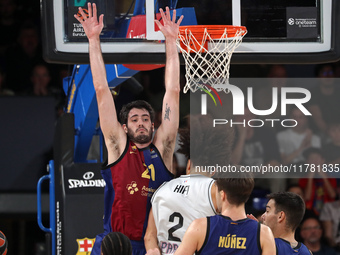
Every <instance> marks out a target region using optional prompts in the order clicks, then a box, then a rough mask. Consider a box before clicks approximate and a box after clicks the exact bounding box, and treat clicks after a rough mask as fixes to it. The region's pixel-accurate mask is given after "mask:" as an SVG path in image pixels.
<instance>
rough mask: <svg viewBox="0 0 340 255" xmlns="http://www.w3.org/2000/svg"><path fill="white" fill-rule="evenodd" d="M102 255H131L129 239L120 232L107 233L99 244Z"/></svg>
mask: <svg viewBox="0 0 340 255" xmlns="http://www.w3.org/2000/svg"><path fill="white" fill-rule="evenodd" d="M101 251H102V253H103V255H132V246H131V242H130V240H129V238H128V237H127V236H126V235H124V234H122V233H120V232H110V233H108V234H107V235H106V236H105V237H104V238H103V241H102V243H101Z"/></svg>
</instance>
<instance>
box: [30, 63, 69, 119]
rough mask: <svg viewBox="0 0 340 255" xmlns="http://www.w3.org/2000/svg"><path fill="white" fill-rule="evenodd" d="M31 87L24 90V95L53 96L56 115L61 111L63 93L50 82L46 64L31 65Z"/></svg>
mask: <svg viewBox="0 0 340 255" xmlns="http://www.w3.org/2000/svg"><path fill="white" fill-rule="evenodd" d="M30 80H31V83H32V85H31V87H30V88H29V89H28V90H27V91H26V92H25V95H33V96H53V97H54V99H55V104H56V111H57V116H60V115H61V113H62V110H63V109H62V107H63V100H64V96H63V95H64V94H63V91H62V90H61V89H60V87H61V86H60V87H55V86H53V85H52V84H51V75H50V70H49V68H48V66H47V65H46V64H44V63H41V64H37V65H35V66H34V67H33V71H32V74H31V79H30Z"/></svg>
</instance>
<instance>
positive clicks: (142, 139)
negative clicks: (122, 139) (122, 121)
mask: <svg viewBox="0 0 340 255" xmlns="http://www.w3.org/2000/svg"><path fill="white" fill-rule="evenodd" d="M144 129H145V130H146V131H147V133H148V134H142V135H135V133H134V132H133V131H132V130H131V129H130V128H128V136H129V138H130V140H131V141H132V142H134V143H139V144H145V143H149V142H150V141H151V139H152V129H151V128H150V130H147V129H146V128H144Z"/></svg>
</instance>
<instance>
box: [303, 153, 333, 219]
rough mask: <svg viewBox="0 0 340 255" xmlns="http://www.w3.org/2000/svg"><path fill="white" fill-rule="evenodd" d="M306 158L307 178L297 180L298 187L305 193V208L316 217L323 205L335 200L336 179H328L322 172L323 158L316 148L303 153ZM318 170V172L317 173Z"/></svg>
mask: <svg viewBox="0 0 340 255" xmlns="http://www.w3.org/2000/svg"><path fill="white" fill-rule="evenodd" d="M304 156H305V158H306V161H305V163H306V167H308V168H306V172H308V175H307V178H302V179H300V180H299V185H300V186H301V188H302V189H303V190H304V191H305V192H304V195H305V197H304V199H305V203H306V208H307V209H310V210H313V212H314V213H315V214H316V215H317V216H318V215H319V214H320V212H321V210H322V207H323V205H324V204H325V203H327V202H331V201H334V199H335V198H336V179H335V178H329V177H328V176H327V174H326V173H325V172H324V171H322V170H323V167H324V166H323V164H324V163H325V158H324V156H323V155H322V152H321V150H320V149H318V148H309V149H308V150H306V151H305V152H304ZM319 169H320V171H319Z"/></svg>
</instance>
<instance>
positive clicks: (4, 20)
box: [0, 0, 20, 61]
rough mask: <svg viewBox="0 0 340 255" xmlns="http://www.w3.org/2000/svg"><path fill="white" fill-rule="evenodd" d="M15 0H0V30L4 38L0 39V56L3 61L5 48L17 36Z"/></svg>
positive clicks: (16, 7) (18, 26)
mask: <svg viewBox="0 0 340 255" xmlns="http://www.w3.org/2000/svg"><path fill="white" fill-rule="evenodd" d="M17 9H18V5H17V3H16V0H0V31H1V34H2V35H3V36H4V37H6V39H4V38H3V39H2V40H0V58H1V61H3V58H4V55H5V52H6V50H7V49H8V48H9V47H10V46H12V45H13V44H14V43H15V41H16V39H17V36H18V31H19V28H20V23H19V19H18V15H17Z"/></svg>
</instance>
